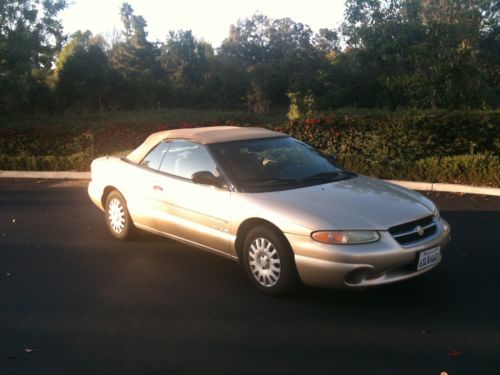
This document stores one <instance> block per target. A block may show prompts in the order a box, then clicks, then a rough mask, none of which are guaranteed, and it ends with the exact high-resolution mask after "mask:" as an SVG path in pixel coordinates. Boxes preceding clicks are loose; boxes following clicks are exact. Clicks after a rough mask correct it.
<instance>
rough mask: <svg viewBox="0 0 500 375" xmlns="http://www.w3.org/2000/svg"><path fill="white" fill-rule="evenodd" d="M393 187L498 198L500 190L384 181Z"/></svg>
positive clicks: (456, 185) (430, 183)
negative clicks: (393, 185)
mask: <svg viewBox="0 0 500 375" xmlns="http://www.w3.org/2000/svg"><path fill="white" fill-rule="evenodd" d="M385 181H387V182H390V183H393V184H395V185H399V186H403V187H405V188H407V189H411V190H420V191H439V192H443V193H462V194H479V195H494V196H497V197H500V189H499V188H492V187H486V186H484V187H483V186H469V185H458V184H442V183H432V182H413V181H398V180H385Z"/></svg>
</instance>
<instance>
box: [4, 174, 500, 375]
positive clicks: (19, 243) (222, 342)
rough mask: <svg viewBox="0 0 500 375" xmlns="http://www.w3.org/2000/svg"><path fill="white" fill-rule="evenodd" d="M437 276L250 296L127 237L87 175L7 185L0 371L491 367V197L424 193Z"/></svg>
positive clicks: (229, 276) (496, 258)
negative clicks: (434, 214) (443, 229)
mask: <svg viewBox="0 0 500 375" xmlns="http://www.w3.org/2000/svg"><path fill="white" fill-rule="evenodd" d="M427 195H428V196H430V197H431V198H432V199H434V200H435V202H437V204H438V206H439V207H440V209H441V214H442V216H443V217H445V218H446V219H447V220H448V221H449V222H450V224H451V226H452V236H453V238H452V242H451V243H450V245H449V246H448V248H447V249H446V251H445V257H444V260H443V262H442V263H441V264H440V265H439V267H437V268H436V269H435V270H433V271H432V272H429V273H427V274H426V275H424V276H422V277H420V278H416V279H413V280H410V281H407V282H404V283H399V284H395V285H391V286H386V287H383V288H377V289H371V290H366V291H362V292H354V291H335V290H324V289H312V288H303V289H302V290H300V291H299V292H298V293H297V295H295V296H293V297H288V298H280V299H277V298H271V297H267V296H264V295H261V294H259V293H258V292H256V291H254V290H253V289H252V288H251V286H250V285H249V284H248V283H247V281H246V280H245V278H244V275H243V273H242V272H240V270H239V268H238V265H237V264H236V263H234V262H231V261H228V260H225V259H223V258H220V257H217V256H214V255H212V254H208V253H205V252H202V251H200V250H197V249H195V248H191V247H188V246H185V245H181V244H178V243H176V242H173V241H170V240H168V239H164V238H161V237H157V236H153V235H147V234H144V235H142V236H141V237H140V238H139V239H138V240H136V241H133V242H120V241H117V240H114V239H112V238H111V236H110V235H108V233H107V229H106V227H105V224H104V219H103V216H102V213H101V212H100V211H99V210H98V209H97V208H96V207H94V206H93V204H92V203H91V202H90V200H89V199H88V196H87V193H86V186H85V185H84V184H83V183H82V182H71V181H67V182H57V181H36V180H32V181H27V180H1V181H0V374H2V375H6V374H176V373H182V374H206V373H217V374H221V373H238V374H281V373H286V374H440V373H441V372H443V371H445V372H447V373H448V374H449V375H456V374H497V373H500V297H499V296H500V294H499V289H500V288H499V287H500V281H499V275H500V245H499V244H498V243H499V240H498V239H499V236H500V198H498V197H483V196H472V195H451V194H446V193H440V194H436V193H434V194H427Z"/></svg>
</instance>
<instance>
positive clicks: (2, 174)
mask: <svg viewBox="0 0 500 375" xmlns="http://www.w3.org/2000/svg"><path fill="white" fill-rule="evenodd" d="M0 178H41V179H44V178H48V179H61V180H90V172H69V171H61V172H55V171H0Z"/></svg>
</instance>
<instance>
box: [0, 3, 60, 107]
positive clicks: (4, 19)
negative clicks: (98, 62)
mask: <svg viewBox="0 0 500 375" xmlns="http://www.w3.org/2000/svg"><path fill="white" fill-rule="evenodd" d="M65 7H66V1H65V0H2V1H0V113H2V112H3V113H5V112H12V111H16V110H22V109H28V108H29V109H40V108H43V107H46V106H48V105H49V103H48V100H49V96H50V92H49V89H48V85H47V77H48V74H49V72H50V70H51V68H52V63H53V61H54V57H55V55H56V53H57V52H58V50H59V49H60V47H61V44H62V41H63V33H62V26H61V23H60V21H59V19H58V18H57V14H58V13H59V12H60V11H61V10H62V9H64V8H65Z"/></svg>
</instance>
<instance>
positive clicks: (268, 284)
mask: <svg viewBox="0 0 500 375" xmlns="http://www.w3.org/2000/svg"><path fill="white" fill-rule="evenodd" d="M242 258H243V269H244V270H245V274H246V276H247V278H248V280H249V281H250V283H251V284H252V285H253V286H254V287H255V288H256V289H257V290H259V291H260V292H262V293H265V294H269V295H273V296H281V295H287V294H290V293H292V292H294V291H295V290H296V289H297V287H298V286H299V285H300V282H299V277H298V274H297V269H296V267H295V260H294V256H293V251H292V249H291V248H290V245H289V244H288V242H287V241H286V239H285V238H284V236H283V234H282V233H281V232H279V231H278V230H275V229H274V228H271V227H268V226H263V225H262V226H257V227H255V228H253V229H252V230H250V232H249V233H248V235H247V236H246V238H245V242H244V245H243V251H242Z"/></svg>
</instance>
